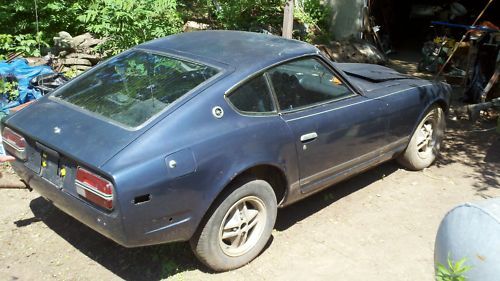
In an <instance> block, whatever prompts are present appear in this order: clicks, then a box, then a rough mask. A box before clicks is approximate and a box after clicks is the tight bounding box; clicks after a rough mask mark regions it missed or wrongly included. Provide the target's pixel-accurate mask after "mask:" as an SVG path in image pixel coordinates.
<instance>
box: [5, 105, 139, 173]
mask: <svg viewBox="0 0 500 281" xmlns="http://www.w3.org/2000/svg"><path fill="white" fill-rule="evenodd" d="M5 124H6V126H8V127H11V128H13V129H15V130H17V131H18V132H20V133H21V134H22V135H23V136H24V137H28V139H30V140H33V141H36V142H39V143H40V144H42V145H45V146H47V147H49V148H51V149H54V150H56V151H58V152H59V153H62V154H63V155H66V156H68V157H70V158H72V159H74V160H76V161H79V162H83V163H85V164H87V165H91V166H94V167H101V166H102V165H104V164H105V163H106V161H107V160H109V159H111V157H113V156H114V155H116V154H117V153H118V152H119V151H120V150H122V149H123V148H124V147H125V146H127V145H128V144H129V143H131V142H132V141H133V140H135V139H136V138H137V137H138V136H139V135H140V133H141V130H137V131H131V130H127V129H125V128H123V127H120V126H118V125H115V124H112V123H110V122H109V121H106V120H103V119H100V118H98V117H96V116H93V115H91V114H90V113H87V112H84V111H83V110H81V109H78V108H76V107H74V106H71V105H66V104H63V103H62V102H60V101H58V100H55V99H54V100H53V99H52V98H48V97H45V98H42V99H41V100H39V101H37V102H35V103H34V104H32V105H30V106H29V107H27V108H25V109H23V110H21V111H19V112H18V113H16V114H14V115H12V116H11V117H9V118H7V120H6V121H5Z"/></svg>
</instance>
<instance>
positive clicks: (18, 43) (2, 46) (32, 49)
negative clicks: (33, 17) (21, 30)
mask: <svg viewBox="0 0 500 281" xmlns="http://www.w3.org/2000/svg"><path fill="white" fill-rule="evenodd" d="M42 37H43V36H42V33H41V32H40V33H38V35H37V36H34V35H31V34H18V35H11V34H0V54H2V55H6V54H8V53H18V52H20V53H22V54H23V55H25V56H40V49H39V48H38V47H39V45H38V41H39V42H40V47H48V44H47V42H45V41H43V39H42Z"/></svg>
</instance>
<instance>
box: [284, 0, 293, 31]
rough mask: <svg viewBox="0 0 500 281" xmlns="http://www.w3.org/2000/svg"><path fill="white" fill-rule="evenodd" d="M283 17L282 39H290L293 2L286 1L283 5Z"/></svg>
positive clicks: (290, 0)
mask: <svg viewBox="0 0 500 281" xmlns="http://www.w3.org/2000/svg"><path fill="white" fill-rule="evenodd" d="M284 12H285V13H284V15H283V35H282V36H283V37H285V38H288V39H292V32H293V0H287V1H286V3H285V9H284Z"/></svg>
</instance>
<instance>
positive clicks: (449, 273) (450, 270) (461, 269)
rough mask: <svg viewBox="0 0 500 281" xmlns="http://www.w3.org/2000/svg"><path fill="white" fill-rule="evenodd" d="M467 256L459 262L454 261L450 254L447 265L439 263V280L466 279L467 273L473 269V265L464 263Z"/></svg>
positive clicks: (437, 273) (454, 280)
mask: <svg viewBox="0 0 500 281" xmlns="http://www.w3.org/2000/svg"><path fill="white" fill-rule="evenodd" d="M466 261H467V258H463V259H461V260H459V261H457V262H453V260H452V259H451V256H450V255H449V254H448V261H447V262H448V264H447V266H445V265H443V264H440V263H438V264H437V266H436V280H437V281H465V280H467V278H466V277H465V273H467V271H469V270H470V269H471V266H467V265H464V263H465V262H466Z"/></svg>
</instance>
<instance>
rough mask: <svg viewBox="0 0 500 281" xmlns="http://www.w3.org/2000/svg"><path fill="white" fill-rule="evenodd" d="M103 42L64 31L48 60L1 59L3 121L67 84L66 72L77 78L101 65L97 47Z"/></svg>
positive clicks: (1, 109)
mask: <svg viewBox="0 0 500 281" xmlns="http://www.w3.org/2000/svg"><path fill="white" fill-rule="evenodd" d="M101 43H103V40H101V39H97V38H94V37H93V36H92V35H91V34H89V33H85V34H82V35H78V36H75V37H72V36H71V35H70V34H69V33H67V32H65V31H61V32H59V34H58V36H56V37H54V46H53V47H52V48H50V50H48V55H46V56H44V57H27V58H21V57H20V54H10V55H9V56H8V59H7V60H0V119H1V118H3V117H4V116H6V115H8V114H9V111H10V110H11V109H13V108H15V107H18V106H20V105H22V104H25V103H27V102H30V101H32V100H36V99H39V98H40V97H42V96H43V95H45V94H47V93H49V92H51V91H52V90H53V89H55V88H57V87H59V86H60V85H62V84H64V83H66V82H67V81H68V80H69V79H68V78H67V77H66V76H65V75H64V74H63V73H71V75H70V76H74V75H77V74H79V73H81V72H83V71H85V70H87V69H89V68H91V67H92V66H94V65H96V64H97V63H99V61H101V60H102V58H103V57H102V56H101V55H100V54H98V53H97V52H96V51H95V47H96V46H97V45H99V44H101Z"/></svg>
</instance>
